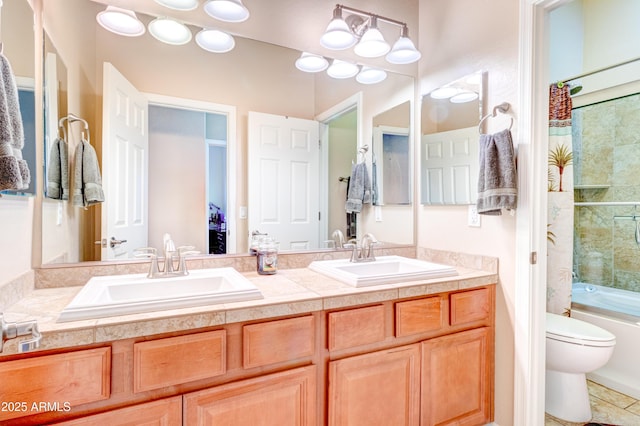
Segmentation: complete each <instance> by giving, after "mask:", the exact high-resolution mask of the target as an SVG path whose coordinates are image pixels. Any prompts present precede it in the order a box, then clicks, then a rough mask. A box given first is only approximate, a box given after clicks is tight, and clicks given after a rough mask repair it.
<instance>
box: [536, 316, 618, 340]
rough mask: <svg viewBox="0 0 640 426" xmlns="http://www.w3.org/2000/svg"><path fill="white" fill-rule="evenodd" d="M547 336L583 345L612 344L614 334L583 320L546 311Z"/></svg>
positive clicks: (614, 338)
mask: <svg viewBox="0 0 640 426" xmlns="http://www.w3.org/2000/svg"><path fill="white" fill-rule="evenodd" d="M547 338H549V339H554V340H559V341H562V342H567V343H572V344H575V345H583V346H613V345H615V344H616V336H615V335H614V334H612V333H610V332H608V331H607V330H605V329H603V328H600V327H598V326H596V325H593V324H590V323H588V322H585V321H580V320H577V319H575V318H569V317H565V316H562V315H557V314H551V313H549V312H547Z"/></svg>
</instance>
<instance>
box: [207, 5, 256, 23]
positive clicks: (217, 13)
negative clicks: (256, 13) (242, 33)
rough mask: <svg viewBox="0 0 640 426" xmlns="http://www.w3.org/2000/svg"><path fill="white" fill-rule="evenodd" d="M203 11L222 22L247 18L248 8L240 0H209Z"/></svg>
mask: <svg viewBox="0 0 640 426" xmlns="http://www.w3.org/2000/svg"><path fill="white" fill-rule="evenodd" d="M204 11H205V12H207V15H209V16H211V17H212V18H215V19H218V20H220V21H224V22H243V21H246V20H247V19H249V9H247V8H246V6H245V5H243V4H242V1H241V0H209V1H207V2H206V3H205V4H204Z"/></svg>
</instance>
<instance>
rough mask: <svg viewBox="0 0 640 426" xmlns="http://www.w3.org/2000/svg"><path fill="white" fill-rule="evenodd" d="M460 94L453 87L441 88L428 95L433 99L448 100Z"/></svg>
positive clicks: (458, 90)
mask: <svg viewBox="0 0 640 426" xmlns="http://www.w3.org/2000/svg"><path fill="white" fill-rule="evenodd" d="M459 92H460V89H457V88H455V87H441V88H439V89H436V90H434V91H433V92H431V93H430V94H429V96H431V97H432V98H433V99H448V98H450V97H452V96H455V95H457V94H458V93H459Z"/></svg>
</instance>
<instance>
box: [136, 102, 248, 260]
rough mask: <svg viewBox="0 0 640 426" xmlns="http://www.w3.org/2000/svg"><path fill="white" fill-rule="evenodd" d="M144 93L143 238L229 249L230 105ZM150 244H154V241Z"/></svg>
mask: <svg viewBox="0 0 640 426" xmlns="http://www.w3.org/2000/svg"><path fill="white" fill-rule="evenodd" d="M147 96H148V97H149V144H150V149H149V164H150V166H149V181H150V182H153V185H150V189H149V209H150V211H157V212H162V213H161V214H154V215H149V242H150V246H151V247H155V246H158V247H161V246H162V242H161V241H162V240H161V239H162V237H163V235H164V233H169V234H170V235H171V237H172V238H173V240H174V242H175V243H176V245H189V246H195V249H196V250H198V251H200V252H201V253H207V254H225V253H235V246H236V244H235V243H236V241H235V220H234V217H235V203H236V201H235V194H236V191H235V176H234V175H233V174H229V173H228V171H229V170H233V167H231V166H230V165H232V164H234V162H235V143H234V142H235V131H234V130H235V108H233V107H228V106H224V105H217V104H209V103H202V102H197V101H191V100H185V99H179V98H167V97H164V96H154V95H147ZM154 244H155V245H154Z"/></svg>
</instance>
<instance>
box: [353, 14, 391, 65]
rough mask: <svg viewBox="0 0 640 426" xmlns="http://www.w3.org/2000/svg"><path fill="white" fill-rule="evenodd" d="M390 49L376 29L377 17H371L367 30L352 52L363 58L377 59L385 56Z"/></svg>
mask: <svg viewBox="0 0 640 426" xmlns="http://www.w3.org/2000/svg"><path fill="white" fill-rule="evenodd" d="M390 49H391V46H389V43H387V42H386V41H385V39H384V37H383V36H382V33H381V32H380V30H379V29H378V20H377V17H375V16H372V17H371V20H370V24H369V28H368V29H367V30H366V31H365V33H364V34H363V35H362V38H361V39H360V42H359V43H358V44H357V45H356V47H355V48H354V49H353V51H354V52H355V53H356V55H358V56H362V57H364V58H377V57H379V56H382V55H385V54H386V53H387V52H388V51H389V50H390Z"/></svg>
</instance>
